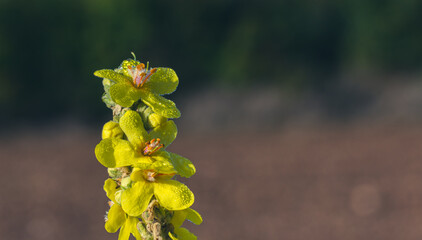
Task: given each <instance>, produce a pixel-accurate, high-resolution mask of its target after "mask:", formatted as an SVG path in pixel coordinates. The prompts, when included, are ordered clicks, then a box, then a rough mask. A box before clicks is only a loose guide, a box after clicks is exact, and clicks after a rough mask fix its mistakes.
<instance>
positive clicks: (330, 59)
mask: <svg viewBox="0 0 422 240" xmlns="http://www.w3.org/2000/svg"><path fill="white" fill-rule="evenodd" d="M421 12H422V2H421V1H417V0H406V1H401V0H385V1H379V0H375V1H366V0H345V1H334V0H332V1H329V0H325V1H312V0H302V1H293V0H284V1H234V0H232V1H230V0H229V1H223V0H214V1H175V0H172V1H170V0H163V1H140V0H126V1H117V0H73V1H64V0H40V1H23V0H15V1H11V0H2V1H0V83H1V87H0V107H1V108H2V109H4V111H2V115H4V116H2V119H3V120H13V119H24V118H28V117H29V118H40V119H42V118H43V117H45V116H57V115H63V114H69V113H71V114H79V115H81V116H82V115H91V116H92V115H96V114H100V113H102V112H103V111H104V107H103V106H101V104H102V103H101V100H100V96H101V93H102V86H101V81H100V80H99V79H96V78H95V77H93V75H92V73H93V72H94V70H96V69H101V68H109V67H111V66H116V67H117V65H118V64H119V63H120V62H121V60H123V59H124V58H129V57H131V55H130V51H133V52H135V53H136V54H137V56H138V59H140V60H141V61H142V60H144V59H145V60H149V61H150V62H151V64H152V66H168V67H171V68H174V69H176V72H177V73H178V75H179V77H180V79H181V85H180V87H181V88H184V89H186V90H189V89H196V88H198V87H201V86H209V85H212V84H219V85H223V86H231V87H236V88H238V87H239V86H240V87H245V86H254V85H258V84H277V85H279V86H283V87H292V88H296V89H318V88H320V87H321V86H326V85H330V84H332V83H333V82H335V81H337V80H336V78H334V77H331V76H333V75H335V74H339V73H341V72H347V71H354V70H364V71H374V72H391V71H406V72H409V71H419V69H420V67H421V60H422V46H421V44H420V43H421V42H422V30H421V27H420V26H421V23H422V15H421V14H420V13H421ZM186 90H183V91H184V93H186ZM176 97H177V96H176Z"/></svg>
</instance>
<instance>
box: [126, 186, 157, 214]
mask: <svg viewBox="0 0 422 240" xmlns="http://www.w3.org/2000/svg"><path fill="white" fill-rule="evenodd" d="M153 193H154V190H153V185H152V184H151V183H149V182H146V181H142V180H140V181H137V182H134V183H133V184H132V187H131V188H129V189H127V190H125V191H124V192H123V194H122V207H123V210H124V211H125V212H126V213H127V214H128V215H129V216H135V217H136V216H139V215H141V214H142V213H143V212H144V211H145V210H146V209H147V207H148V204H149V201H150V200H151V198H152V194H153Z"/></svg>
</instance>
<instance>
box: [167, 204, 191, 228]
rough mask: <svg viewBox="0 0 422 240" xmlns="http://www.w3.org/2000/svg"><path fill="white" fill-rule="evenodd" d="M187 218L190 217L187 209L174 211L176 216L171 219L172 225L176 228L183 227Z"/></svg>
mask: <svg viewBox="0 0 422 240" xmlns="http://www.w3.org/2000/svg"><path fill="white" fill-rule="evenodd" d="M187 209H188V208H187ZM187 216H188V213H187V211H186V209H183V210H179V211H174V214H173V217H172V218H171V221H170V223H171V224H173V226H174V228H179V227H181V226H182V224H183V222H184V221H185V219H186V217H187Z"/></svg>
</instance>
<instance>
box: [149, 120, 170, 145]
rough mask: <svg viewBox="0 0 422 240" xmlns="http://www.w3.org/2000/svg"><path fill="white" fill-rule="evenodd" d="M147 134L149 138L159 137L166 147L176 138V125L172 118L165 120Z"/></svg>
mask: <svg viewBox="0 0 422 240" xmlns="http://www.w3.org/2000/svg"><path fill="white" fill-rule="evenodd" d="M149 135H150V136H151V138H159V139H160V142H161V143H162V144H164V147H165V148H166V147H168V146H169V145H170V144H171V143H172V142H173V141H174V139H176V136H177V126H176V124H175V123H174V122H173V121H172V120H170V121H166V122H164V123H162V124H160V125H159V126H158V127H156V128H154V129H153V130H152V131H151V132H150V133H149Z"/></svg>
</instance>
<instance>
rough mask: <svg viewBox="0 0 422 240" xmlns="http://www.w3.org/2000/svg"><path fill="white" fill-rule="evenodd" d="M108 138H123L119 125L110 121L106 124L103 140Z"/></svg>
mask: <svg viewBox="0 0 422 240" xmlns="http://www.w3.org/2000/svg"><path fill="white" fill-rule="evenodd" d="M106 138H123V131H122V129H121V128H120V126H119V124H118V123H116V122H113V121H110V122H108V123H106V124H104V127H103V139H106Z"/></svg>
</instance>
